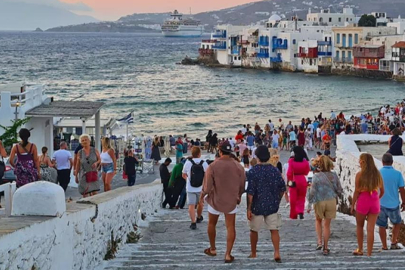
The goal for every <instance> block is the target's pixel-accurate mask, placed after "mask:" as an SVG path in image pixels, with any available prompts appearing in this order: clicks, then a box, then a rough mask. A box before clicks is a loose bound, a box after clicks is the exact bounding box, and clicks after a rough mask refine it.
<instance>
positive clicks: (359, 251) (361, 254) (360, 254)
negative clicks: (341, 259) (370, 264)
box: [353, 248, 363, 256]
mask: <svg viewBox="0 0 405 270" xmlns="http://www.w3.org/2000/svg"><path fill="white" fill-rule="evenodd" d="M353 255H354V256H363V251H361V250H360V249H358V248H357V249H356V250H355V251H353Z"/></svg>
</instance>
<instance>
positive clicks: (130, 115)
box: [117, 113, 134, 124]
mask: <svg viewBox="0 0 405 270" xmlns="http://www.w3.org/2000/svg"><path fill="white" fill-rule="evenodd" d="M117 121H118V122H124V123H127V124H131V123H133V122H134V118H133V117H132V113H130V114H128V115H127V116H125V117H124V118H121V119H118V120H117Z"/></svg>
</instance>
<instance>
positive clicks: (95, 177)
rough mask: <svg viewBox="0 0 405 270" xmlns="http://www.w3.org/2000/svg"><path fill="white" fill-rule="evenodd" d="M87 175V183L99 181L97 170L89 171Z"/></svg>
mask: <svg viewBox="0 0 405 270" xmlns="http://www.w3.org/2000/svg"><path fill="white" fill-rule="evenodd" d="M85 176H86V183H93V182H97V181H98V173H97V171H91V172H87V173H86V174H85Z"/></svg>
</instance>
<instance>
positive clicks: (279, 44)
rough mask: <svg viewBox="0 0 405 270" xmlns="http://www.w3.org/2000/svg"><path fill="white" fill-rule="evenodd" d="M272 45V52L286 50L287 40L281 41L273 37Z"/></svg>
mask: <svg viewBox="0 0 405 270" xmlns="http://www.w3.org/2000/svg"><path fill="white" fill-rule="evenodd" d="M272 43H273V44H272V45H273V50H277V49H282V50H286V49H288V40H287V39H284V40H282V39H281V38H277V37H273V40H272Z"/></svg>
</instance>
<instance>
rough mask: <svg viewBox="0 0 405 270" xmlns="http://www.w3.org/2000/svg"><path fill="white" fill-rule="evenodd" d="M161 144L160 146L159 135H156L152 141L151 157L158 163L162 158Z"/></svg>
mask: <svg viewBox="0 0 405 270" xmlns="http://www.w3.org/2000/svg"><path fill="white" fill-rule="evenodd" d="M159 146H160V142H159V137H157V136H156V137H155V139H154V140H153V143H152V155H151V156H150V158H151V159H153V160H154V161H155V164H156V165H158V164H159V161H160V160H161V159H162V158H161V157H160V150H159Z"/></svg>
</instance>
